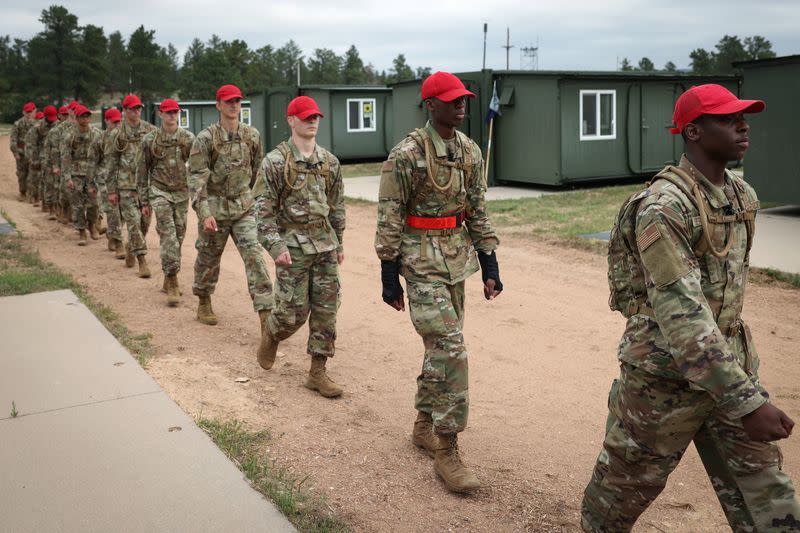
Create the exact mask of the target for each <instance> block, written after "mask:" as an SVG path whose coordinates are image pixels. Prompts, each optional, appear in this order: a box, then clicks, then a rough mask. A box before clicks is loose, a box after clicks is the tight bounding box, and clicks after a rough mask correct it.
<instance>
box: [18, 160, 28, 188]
mask: <svg viewBox="0 0 800 533" xmlns="http://www.w3.org/2000/svg"><path fill="white" fill-rule="evenodd" d="M15 159H16V158H15ZM16 161H17V186H18V187H19V193H20V194H21V195H22V196H25V195H26V193H27V191H28V159H27V158H26V157H25V156H22V157H20V158H19V159H16Z"/></svg>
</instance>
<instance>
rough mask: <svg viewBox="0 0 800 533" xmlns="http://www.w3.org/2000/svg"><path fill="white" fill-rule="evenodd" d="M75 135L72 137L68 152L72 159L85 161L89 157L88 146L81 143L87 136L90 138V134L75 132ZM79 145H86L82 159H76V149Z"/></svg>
mask: <svg viewBox="0 0 800 533" xmlns="http://www.w3.org/2000/svg"><path fill="white" fill-rule="evenodd" d="M75 133H76V135H75V136H73V137H72V142H71V143H70V152H71V154H72V158H73V159H86V158H87V157H89V146H88V144H87V143H84V142H82V141H84V140H86V138H87V137H88V136H90V135H91V133H92V132H91V131H87V132H86V133H83V132H80V131H76V132H75ZM76 143H77V144H76ZM81 144H85V145H86V151H85V152H84V153H83V157H82V158H77V157H76V155H77V151H78V148H79V147H80V145H81Z"/></svg>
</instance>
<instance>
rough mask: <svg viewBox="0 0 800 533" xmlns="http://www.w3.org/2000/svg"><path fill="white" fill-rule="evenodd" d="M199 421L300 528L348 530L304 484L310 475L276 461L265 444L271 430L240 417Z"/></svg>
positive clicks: (328, 531)
mask: <svg viewBox="0 0 800 533" xmlns="http://www.w3.org/2000/svg"><path fill="white" fill-rule="evenodd" d="M197 425H198V426H200V428H201V429H202V430H203V431H205V432H206V433H208V435H209V436H210V437H211V439H212V440H213V441H214V443H215V444H216V445H217V447H219V449H220V450H222V451H223V452H224V453H225V455H227V456H228V458H229V459H230V460H232V461H233V462H234V463H236V465H237V466H238V467H239V469H240V470H241V471H242V472H243V473H244V475H245V476H247V479H249V480H250V483H251V484H252V485H253V487H254V488H255V489H256V490H257V491H259V492H260V493H261V494H263V495H264V496H266V497H267V498H269V499H270V500H272V501H273V502H274V503H275V505H276V506H277V507H278V509H279V510H280V511H281V512H282V513H283V514H284V515H285V516H286V518H288V519H289V521H290V522H291V523H292V524H294V526H295V527H296V528H297V529H298V530H300V531H309V532H318V533H339V532H342V533H343V532H346V531H348V528H347V526H346V525H345V524H344V523H343V522H342V521H341V520H340V519H338V518H337V517H336V516H334V514H333V511H332V510H331V509H330V507H328V505H327V504H326V503H325V500H324V499H323V498H321V497H319V496H314V495H312V494H311V493H310V492H309V490H308V489H307V488H306V487H304V486H303V485H304V483H305V482H306V481H307V480H308V476H306V477H304V478H302V479H301V478H297V477H295V476H293V475H292V474H291V473H289V472H288V471H287V470H286V469H284V468H281V467H279V466H277V465H276V464H275V461H274V460H270V459H269V457H268V456H267V455H266V452H265V451H264V448H265V447H266V446H267V444H268V443H269V441H270V435H269V432H267V431H258V432H252V431H248V430H247V429H245V428H244V427H243V426H242V424H241V423H240V422H239V421H232V422H225V421H220V420H209V419H207V418H203V417H202V416H201V417H200V418H199V419H198V420H197Z"/></svg>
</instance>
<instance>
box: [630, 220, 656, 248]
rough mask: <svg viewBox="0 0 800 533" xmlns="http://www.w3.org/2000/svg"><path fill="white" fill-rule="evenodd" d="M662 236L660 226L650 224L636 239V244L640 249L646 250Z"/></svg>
mask: <svg viewBox="0 0 800 533" xmlns="http://www.w3.org/2000/svg"><path fill="white" fill-rule="evenodd" d="M660 238H661V232H660V231H659V230H658V226H656V225H655V224H650V225H649V226H647V227H646V228H645V230H644V231H643V232H642V234H641V235H639V237H638V238H637V239H636V244H637V245H638V246H639V251H640V252H644V251H645V250H647V249H648V248H649V247H650V245H651V244H653V243H654V242H656V241H657V240H658V239H660Z"/></svg>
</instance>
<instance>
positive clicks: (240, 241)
mask: <svg viewBox="0 0 800 533" xmlns="http://www.w3.org/2000/svg"><path fill="white" fill-rule="evenodd" d="M229 236H230V237H231V238H232V239H233V242H234V244H235V245H236V248H237V249H238V250H239V255H241V256H242V260H243V261H244V270H245V273H246V274H247V289H248V290H249V292H250V298H251V299H252V300H253V307H254V308H255V310H256V311H261V310H266V309H272V306H273V297H272V280H270V278H269V271H267V262H266V260H265V259H264V251H263V248H261V244H259V242H258V235H257V233H256V219H255V215H253V210H252V208H251V209H250V210H249V211H248V212H247V213H245V214H244V215H243V216H242V217H241V218H239V219H237V220H217V231H215V232H213V233H207V232H205V231H204V230H203V222H202V221H198V224H197V241H196V242H195V248H196V249H197V259H195V262H194V283H193V284H192V293H193V294H194V295H195V296H210V295H212V294H214V288H215V287H216V286H217V281H218V280H219V263H220V259H221V258H222V252H223V251H225V244H226V243H227V242H228V237H229Z"/></svg>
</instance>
